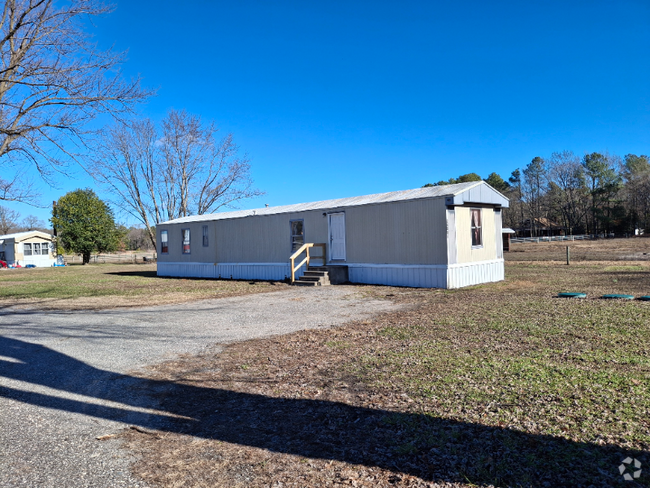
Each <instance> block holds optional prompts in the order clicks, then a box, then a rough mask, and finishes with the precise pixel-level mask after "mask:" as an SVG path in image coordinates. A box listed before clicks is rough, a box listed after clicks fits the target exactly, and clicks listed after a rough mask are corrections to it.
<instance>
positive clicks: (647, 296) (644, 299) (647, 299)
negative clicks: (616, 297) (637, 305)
mask: <svg viewBox="0 0 650 488" xmlns="http://www.w3.org/2000/svg"><path fill="white" fill-rule="evenodd" d="M639 300H643V301H644V302H650V295H644V296H642V297H639Z"/></svg>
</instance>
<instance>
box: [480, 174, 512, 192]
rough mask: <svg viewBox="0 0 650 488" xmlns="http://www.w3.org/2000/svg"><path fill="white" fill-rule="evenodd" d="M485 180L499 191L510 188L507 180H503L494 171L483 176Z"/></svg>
mask: <svg viewBox="0 0 650 488" xmlns="http://www.w3.org/2000/svg"><path fill="white" fill-rule="evenodd" d="M485 182H486V183H487V184H488V185H490V186H491V187H492V188H494V189H495V190H496V191H499V192H501V193H504V192H506V191H508V189H509V188H510V184H509V183H508V182H507V181H504V180H503V178H501V177H500V176H499V175H498V174H496V173H490V174H489V176H488V177H487V178H485Z"/></svg>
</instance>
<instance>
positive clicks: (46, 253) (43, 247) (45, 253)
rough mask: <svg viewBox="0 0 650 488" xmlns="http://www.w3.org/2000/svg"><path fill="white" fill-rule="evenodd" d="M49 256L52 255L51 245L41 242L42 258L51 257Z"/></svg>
mask: <svg viewBox="0 0 650 488" xmlns="http://www.w3.org/2000/svg"><path fill="white" fill-rule="evenodd" d="M49 255H50V243H49V242H41V256H49Z"/></svg>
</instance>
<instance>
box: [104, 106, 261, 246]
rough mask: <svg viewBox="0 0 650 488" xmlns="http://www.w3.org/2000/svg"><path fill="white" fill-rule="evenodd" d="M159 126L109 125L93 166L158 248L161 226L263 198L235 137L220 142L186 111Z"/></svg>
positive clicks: (149, 123)
mask: <svg viewBox="0 0 650 488" xmlns="http://www.w3.org/2000/svg"><path fill="white" fill-rule="evenodd" d="M161 125H162V130H161V131H160V132H159V131H158V130H157V129H156V126H155V124H154V123H153V122H152V121H151V120H149V119H144V120H136V121H133V122H130V123H118V124H116V125H114V126H112V127H110V128H109V129H107V130H106V131H105V133H104V136H103V138H102V140H101V144H100V146H99V147H98V148H97V151H96V153H95V155H94V157H93V162H92V164H91V168H92V171H91V174H92V175H93V177H94V178H95V179H96V180H97V181H99V182H100V183H102V185H103V186H105V187H106V188H107V189H108V190H109V191H111V192H112V193H113V195H115V197H117V198H116V199H115V200H114V203H115V205H117V206H119V207H120V208H121V209H123V210H124V211H126V212H128V213H129V214H130V215H132V216H134V217H135V218H137V219H138V220H139V221H140V222H142V224H143V225H144V226H145V229H146V230H147V232H148V234H149V238H150V240H151V242H152V244H153V245H154V246H155V234H154V231H153V227H154V226H155V225H157V224H159V223H160V222H163V221H165V220H171V219H176V218H179V217H186V216H188V215H192V214H198V215H202V214H206V213H211V212H216V211H217V210H218V209H219V208H222V207H232V206H234V204H235V202H237V201H239V200H242V199H246V198H251V197H255V196H259V195H262V192H260V191H259V190H257V189H255V188H254V187H253V181H252V179H251V177H250V165H249V160H248V159H247V158H246V157H245V156H244V157H240V156H239V155H238V150H239V148H238V147H237V145H236V144H235V143H234V142H233V138H232V134H228V135H227V136H225V137H224V138H223V139H221V140H217V139H216V137H215V136H216V133H217V130H218V129H217V128H216V126H215V125H214V124H212V123H210V124H207V125H206V124H204V123H203V122H202V121H201V119H200V117H198V116H194V115H190V114H188V113H187V112H185V111H176V110H172V111H170V112H169V114H168V115H167V117H166V118H165V119H164V120H163V122H162V124H161Z"/></svg>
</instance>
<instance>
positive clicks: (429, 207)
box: [156, 181, 508, 288]
mask: <svg viewBox="0 0 650 488" xmlns="http://www.w3.org/2000/svg"><path fill="white" fill-rule="evenodd" d="M504 207H508V199H507V198H505V197H504V196H503V195H502V194H500V193H499V192H497V191H496V190H495V189H493V188H492V187H491V186H489V185H488V184H487V183H485V182H483V181H479V182H470V183H460V184H456V185H445V186H434V187H428V188H418V189H415V190H405V191H396V192H390V193H381V194H376V195H366V196H360V197H352V198H341V199H337V200H326V201H322V202H313V203H301V204H296V205H286V206H281V207H267V208H260V209H256V210H237V211H233V212H223V213H216V214H209V215H198V216H193V217H183V218H180V219H176V220H170V221H168V222H163V223H162V224H159V225H158V226H157V229H156V232H157V238H158V243H157V246H158V275H159V276H182V277H203V278H227V279H231V278H232V279H247V280H249V279H252V280H284V279H291V277H292V265H291V263H290V257H292V255H293V254H295V253H296V252H297V251H301V249H302V250H305V252H309V244H315V245H320V249H319V250H318V251H317V252H314V251H313V250H314V249H315V247H314V248H311V250H312V256H311V259H312V261H315V260H318V256H320V253H322V251H323V250H324V251H325V259H324V261H325V263H323V264H325V265H326V266H327V268H328V269H329V270H331V271H332V272H333V271H336V274H338V275H341V273H340V271H341V270H344V271H345V273H344V275H345V276H346V278H347V279H348V280H349V281H350V282H352V283H368V284H382V285H396V286H413V287H435V288H459V287H463V286H469V285H475V284H479V283H486V282H492V281H500V280H502V279H503V278H504V266H503V240H502V237H501V209H502V208H504ZM294 258H295V259H294V264H296V265H298V264H300V263H301V258H300V257H295V256H294ZM303 261H304V260H303ZM306 266H307V264H303V265H302V266H300V267H299V268H298V269H295V268H294V269H295V276H297V277H299V276H300V275H301V274H302V273H304V271H305V268H306Z"/></svg>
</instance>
